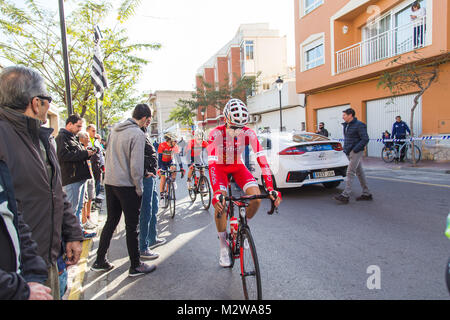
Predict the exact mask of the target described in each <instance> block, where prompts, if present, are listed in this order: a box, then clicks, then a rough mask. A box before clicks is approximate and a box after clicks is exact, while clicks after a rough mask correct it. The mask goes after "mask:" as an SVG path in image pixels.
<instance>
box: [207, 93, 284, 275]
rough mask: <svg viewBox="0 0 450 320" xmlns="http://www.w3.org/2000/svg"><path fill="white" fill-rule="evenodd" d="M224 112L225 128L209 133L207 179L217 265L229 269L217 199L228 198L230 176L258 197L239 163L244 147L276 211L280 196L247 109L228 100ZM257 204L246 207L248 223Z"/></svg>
mask: <svg viewBox="0 0 450 320" xmlns="http://www.w3.org/2000/svg"><path fill="white" fill-rule="evenodd" d="M223 112H224V116H225V121H226V124H225V125H223V126H219V127H217V128H215V129H213V130H212V131H211V132H210V134H209V145H208V148H207V149H208V165H209V176H210V180H211V185H212V189H213V192H214V196H213V199H212V204H213V206H214V209H215V215H214V216H215V221H216V227H217V231H218V233H219V239H220V259H219V264H220V265H221V266H222V267H229V266H230V265H231V260H230V255H229V248H228V245H227V242H226V241H227V239H226V227H227V216H226V214H222V215H221V217H220V218H218V213H219V212H222V211H223V209H224V207H225V201H224V200H223V201H222V202H221V201H220V196H221V195H224V196H225V195H226V194H227V187H228V182H229V180H228V176H229V175H231V176H232V177H233V179H234V181H235V182H236V184H237V185H238V186H239V187H240V188H241V189H242V190H243V191H244V192H245V193H246V194H247V195H259V194H260V191H259V187H258V183H257V182H256V180H255V178H254V177H253V175H252V174H251V173H250V171H248V169H247V168H246V167H245V164H244V161H243V159H242V153H243V152H244V150H245V147H246V146H247V145H250V146H251V147H252V149H253V152H254V153H255V154H256V159H257V161H258V164H259V166H260V167H261V169H262V175H263V179H264V182H265V184H266V187H267V191H268V192H269V193H270V194H271V199H272V200H274V201H275V206H277V207H278V206H279V205H280V203H281V194H280V193H279V192H278V191H275V190H274V189H273V182H272V173H271V170H270V167H269V165H268V163H267V159H266V156H265V154H264V151H263V149H262V147H261V145H260V143H259V141H258V139H257V136H256V133H255V131H253V130H252V129H250V128H248V127H246V126H245V125H246V124H247V123H248V118H249V114H248V110H247V107H246V105H245V104H244V103H243V102H242V101H241V100H239V99H231V100H229V101H228V102H227V104H226V106H225V108H224V111H223ZM260 203H261V200H253V201H251V202H250V203H249V206H248V207H247V218H248V219H251V218H253V217H254V216H255V214H256V212H257V211H258V208H259V206H260Z"/></svg>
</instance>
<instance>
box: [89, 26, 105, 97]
mask: <svg viewBox="0 0 450 320" xmlns="http://www.w3.org/2000/svg"><path fill="white" fill-rule="evenodd" d="M94 37H95V40H94V41H95V47H94V59H93V62H92V71H91V79H92V83H93V84H94V94H95V97H96V98H97V99H99V98H101V99H102V100H103V91H104V90H105V88H108V79H107V78H106V72H105V68H104V67H103V56H102V54H101V52H100V45H99V43H100V40H101V39H102V34H101V32H100V28H99V27H98V26H96V27H95V28H94Z"/></svg>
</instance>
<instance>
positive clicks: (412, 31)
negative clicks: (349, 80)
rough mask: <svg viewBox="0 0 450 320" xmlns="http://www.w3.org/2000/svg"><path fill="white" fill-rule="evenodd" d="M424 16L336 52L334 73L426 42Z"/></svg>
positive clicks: (411, 49)
mask: <svg viewBox="0 0 450 320" xmlns="http://www.w3.org/2000/svg"><path fill="white" fill-rule="evenodd" d="M425 19H426V18H425V17H423V18H420V19H417V21H414V22H412V23H409V24H407V25H403V26H400V27H397V28H394V29H391V30H388V31H386V32H383V33H381V34H379V35H377V36H374V37H372V38H369V39H367V40H364V41H362V42H360V43H357V44H354V45H352V46H350V47H347V48H345V49H342V50H339V51H337V52H336V73H338V74H339V73H342V72H346V71H349V70H352V69H355V68H359V67H362V66H365V65H368V64H371V63H374V62H377V61H380V60H383V59H387V58H390V57H394V56H396V55H399V54H403V53H405V52H409V51H413V50H415V49H418V48H422V47H424V46H425V44H426V38H427V31H426V20H425Z"/></svg>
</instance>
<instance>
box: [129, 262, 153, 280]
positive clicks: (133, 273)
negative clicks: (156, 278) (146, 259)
mask: <svg viewBox="0 0 450 320" xmlns="http://www.w3.org/2000/svg"><path fill="white" fill-rule="evenodd" d="M155 269H156V266H155V265H148V264H145V263H141V264H140V266H139V267H137V268H130V270H129V271H128V276H129V277H137V276H141V275H144V274H147V273H150V272H153V271H155Z"/></svg>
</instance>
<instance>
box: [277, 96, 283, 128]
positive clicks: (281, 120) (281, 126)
mask: <svg viewBox="0 0 450 320" xmlns="http://www.w3.org/2000/svg"><path fill="white" fill-rule="evenodd" d="M278 93H279V94H280V132H283V115H282V112H281V90H278Z"/></svg>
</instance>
